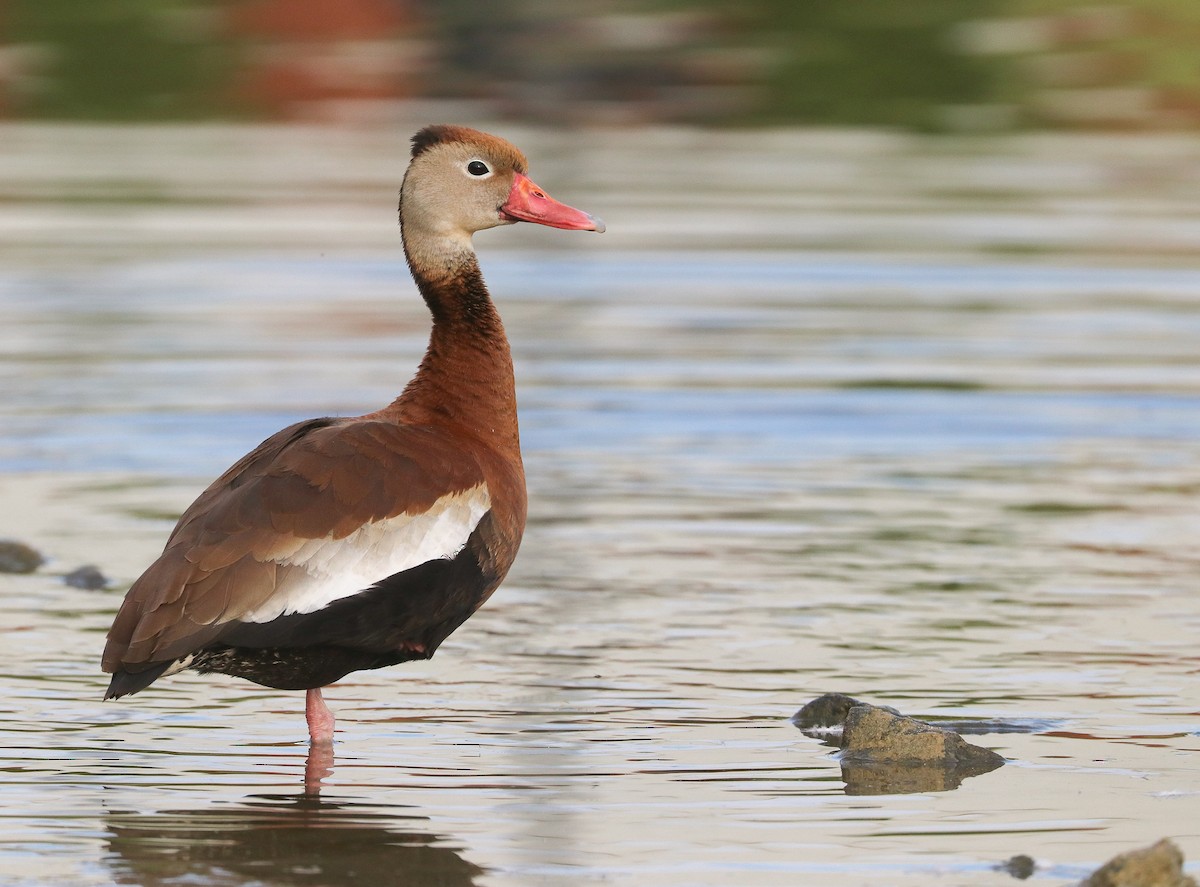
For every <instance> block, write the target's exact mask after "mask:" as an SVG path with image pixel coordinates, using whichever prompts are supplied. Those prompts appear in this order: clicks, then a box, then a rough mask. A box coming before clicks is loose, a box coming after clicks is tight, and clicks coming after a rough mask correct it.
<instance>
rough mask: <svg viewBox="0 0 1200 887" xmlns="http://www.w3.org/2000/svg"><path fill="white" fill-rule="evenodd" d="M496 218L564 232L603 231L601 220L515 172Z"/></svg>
mask: <svg viewBox="0 0 1200 887" xmlns="http://www.w3.org/2000/svg"><path fill="white" fill-rule="evenodd" d="M500 218H501V219H504V220H505V221H510V222H533V223H534V224H535V225H547V226H549V227H551V228H562V229H564V230H567V231H595V232H597V233H600V232H602V231H604V221H603V220H602V219H598V218H596V217H595V216H593V215H591V214H590V213H585V212H584V211H583V210H581V209H575V207H573V206H567V205H566V204H565V203H559V202H558V201H557V200H555V199H554V198H553V197H551V196H550V195H549V194H547V193H546V192H545V191H543V190H542V189H541V188H539V187H538V186H537V185H536V184H534V182H533V181H532V180H531V179H529V178H528V177H526V176H524V175H522V174H521V173H517V174H516V175H515V177H514V179H513V186H512V190H511V191H510V192H509V194H508V200H506V201H505V202H504V205H503V206H502V207H500Z"/></svg>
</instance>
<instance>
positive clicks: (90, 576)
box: [63, 564, 108, 591]
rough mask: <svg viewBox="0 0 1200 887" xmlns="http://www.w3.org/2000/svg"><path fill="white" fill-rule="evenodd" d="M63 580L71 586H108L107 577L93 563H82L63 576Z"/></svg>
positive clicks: (90, 588) (93, 587)
mask: <svg viewBox="0 0 1200 887" xmlns="http://www.w3.org/2000/svg"><path fill="white" fill-rule="evenodd" d="M63 582H65V583H67V585H69V586H71V587H72V588H86V589H89V590H93V591H94V590H97V589H100V588H106V587H107V586H108V577H107V576H105V575H104V574H103V573H101V572H100V568H99V567H97V566H95V565H94V564H84V565H83V566H82V567H79V568H77V569H74V570H72V571H71V572H70V573H67V574H66V575H65V576H63Z"/></svg>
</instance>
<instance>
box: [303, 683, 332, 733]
mask: <svg viewBox="0 0 1200 887" xmlns="http://www.w3.org/2000/svg"><path fill="white" fill-rule="evenodd" d="M304 716H305V718H307V719H308V741H309V744H310V745H332V744H333V724H334V721H333V712H331V711H330V710H329V706H327V705H326V704H325V700H324V699H323V698H322V697H321V688H320V687H317V688H315V689H312V690H309V691H308V695H307V696H306V697H305V700H304Z"/></svg>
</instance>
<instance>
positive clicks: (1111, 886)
mask: <svg viewBox="0 0 1200 887" xmlns="http://www.w3.org/2000/svg"><path fill="white" fill-rule="evenodd" d="M1079 887H1197V885H1196V879H1195V878H1191V877H1189V876H1188V875H1185V874H1184V873H1183V851H1181V850H1180V849H1179V848H1178V847H1177V846H1176V845H1175V842H1174V841H1172V840H1171V839H1170V838H1163V839H1162V840H1161V841H1159V842H1158V843H1157V844H1154V845H1153V846H1151V847H1143V848H1141V849H1139V850H1130V851H1129V852H1128V853H1120V854H1118V855H1116V856H1114V857H1113V858H1112V859H1110V860H1109V861H1108V862H1106V863H1104V865H1102V866H1100V868H1098V869H1096V871H1094V872H1092V874H1091V876H1090V877H1088V878H1086V879H1085V880H1083V881H1081V882H1080V885H1079Z"/></svg>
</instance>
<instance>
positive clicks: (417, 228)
mask: <svg viewBox="0 0 1200 887" xmlns="http://www.w3.org/2000/svg"><path fill="white" fill-rule="evenodd" d="M399 217H400V231H401V241H402V244H403V249H404V255H405V258H406V260H407V263H408V267H409V271H410V273H411V275H412V278H413V280H414V281H415V283H416V287H417V290H418V291H419V293H420V294H421V296H422V297H423V299H424V301H425V304H426V305H427V306H428V308H429V313H430V315H431V319H432V327H431V332H430V337H429V344H428V347H427V349H426V351H425V355H424V357H423V359H422V360H421V362H420V365H419V366H418V367H417V369H416V372H415V375H413V376H412V378H411V380H410V381H409V382H408V384H407V385H406V386H405V387H404V388H403V390H402V391H401V393H400V395H399V396H398V397H397V398H396V399H395V400H393V401H392V402H391V403H390V404H388V405H387V406H384V407H383V408H381V409H378V410H375V411H374V412H370V413H366V414H364V415H361V416H351V417H336V416H333V417H329V416H327V417H324V418H317V419H309V420H306V421H302V422H297V423H296V424H294V425H290V426H288V427H287V428H284V429H283V430H282V431H279V432H278V433H276V434H273V435H272V436H271V437H269V438H267V439H266V440H265V441H263V442H262V443H261V444H259V445H258V446H257V447H256V448H255V449H254V450H252V451H251V452H250V453H248V454H247V455H245V456H243V457H242V458H241V459H240V460H238V461H237V462H236V463H234V465H232V466H231V467H230V468H229V469H228V470H227V471H225V473H224V474H222V475H221V476H220V477H218V478H217V479H216V480H215V481H213V482H212V484H211V485H210V486H209V487H208V488H207V489H205V490H204V492H203V493H201V494H200V496H199V497H198V498H197V499H196V501H195V502H193V503H192V504H191V506H189V507H188V508H187V510H186V511H184V512H183V514H182V516H181V517H180V518H179V520H178V522H177V523H176V525H175V527H174V529H173V530H172V531H171V533H170V535H169V537H168V538H167V541H166V544H165V546H164V548H163V551H162V554H160V555H159V557H158V559H157V560H155V561H154V562H153V563H152V564H151V565H150V566H149V567H148V568H147V569H146V570H145V572H144V573H142V575H141V576H140V577H139V578H138V579H137V580H136V581H135V582H134V583H133V584H132V585H131V586H130V588H129V591H128V593H127V594H126V595H125V599H124V601H123V602H122V604H121V606H120V608H119V610H118V612H117V614H116V617H115V618H114V620H113V623H112V628H111V629H110V630H109V632H108V635H107V642H106V644H105V648H104V653H103V656H102V659H101V668H102V669H103V671H104V672H105V673H107V674H110V675H112V678H111V680H110V682H109V685H108V689H107V690H106V692H105V694H104V698H105V699H116V698H120V697H123V696H128V695H131V694H134V693H137V692H139V691H141V690H144V689H145V688H146V687H148V686H150V685H151V684H152V683H154V682H155V681H157V680H158V679H159V678H161V677H164V676H166V675H170V674H174V673H176V672H179V671H183V670H185V669H189V670H193V671H197V672H200V673H204V674H209V673H218V674H224V675H231V676H234V677H237V678H242V679H245V680H247V681H251V682H253V683H256V684H260V685H262V686H265V687H271V688H274V689H278V690H304V691H305V692H306V696H305V717H306V721H307V725H308V738H309V742H310V745H312V746H313V747H316V746H323V745H330V744H331V743H332V742H333V736H334V727H335V719H334V716H333V714H332V712H331V711H330V710H329V707H328V705H327V703H326V702H325V699H324V697H323V695H322V689H323V688H325V687H328V686H329V685H330V684H332V683H334V682H335V681H337V680H339V679H341V678H343V677H344V676H345V675H347V674H350V673H351V672H356V671H361V670H367V669H377V668H384V667H387V666H392V665H397V664H399V663H402V662H408V661H413V660H422V659H429V658H430V657H432V656H433V655H434V653H435V652H436V651H437V649H438V647H439V646H440V645H441V643H442V642H443V641H444V640H445V639H446V638H447V637H448V636H449V635H450V634H451V633H452V632H453V631H454V630H455V629H457V628H458V627H459V626H460V625H462V624H463V622H465V621H466V620H467V619H468V618H469V617H470V616H471V615H473V614H474V613H475V611H476V610H478V609H479V608H480V607H481V606H482V605H483V604H484V603H485V602H486V601H487V600H488V598H489V597H490V596H491V595H492V593H493V592H494V591H495V590H496V588H497V587H498V586H499V585H500V584H501V582H503V581H504V578H505V576H506V575H507V574H508V571H509V568H510V567H511V566H512V564H513V561H514V559H515V558H516V555H517V549H518V547H519V546H520V543H521V537H522V534H523V532H524V528H525V520H526V508H527V497H526V491H525V472H524V466H523V463H522V460H521V447H520V436H519V429H518V423H517V404H516V383H515V379H514V375H513V361H512V354H511V350H510V347H509V342H508V338H507V336H506V334H505V330H504V325H503V323H502V322H501V319H500V315H499V313H498V311H497V309H496V306H495V304H494V303H493V301H492V298H491V295H490V293H489V291H488V288H487V286H486V284H485V283H484V279H483V274H482V272H481V269H480V266H479V261H478V258H477V256H476V253H475V250H474V246H473V240H472V237H473V235H474V234H476V233H477V232H479V231H483V230H486V229H489V228H496V227H500V226H505V225H512V224H515V223H518V222H529V223H533V224H537V225H544V226H548V227H551V228H560V229H564V230H577V231H594V232H603V231H604V223H603V222H602V221H601V220H600V219H598V218H596V217H595V216H592V215H590V214H588V213H586V212H583V211H582V210H578V209H575V208H573V207H571V206H568V205H566V204H564V203H560V202H559V201H557V200H555V199H553V198H552V197H550V196H549V195H548V194H547V193H546V192H545V191H544V190H543V189H542V188H540V187H538V185H537V184H535V183H534V182H533V180H531V179H530V178H529V176H528V161H527V159H526V157H525V155H524V154H523V153H521V151H520V150H519V149H517V148H516V147H515V146H514V145H512V144H511V143H509V142H508V141H506V140H504V139H502V138H500V137H498V136H494V135H490V134H488V133H484V132H480V131H478V130H475V129H471V128H468V127H464V126H457V125H450V124H438V125H432V126H427V127H425V128H423V129H421V130H420V131H419V132H418V133H417V134H416V135H415V136H413V138H412V149H411V158H410V160H409V164H408V168H407V170H406V171H405V173H404V177H403V179H402V183H401V187H400V203H399Z"/></svg>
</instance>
